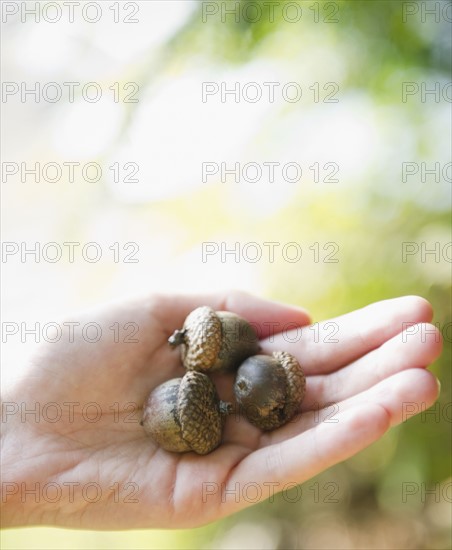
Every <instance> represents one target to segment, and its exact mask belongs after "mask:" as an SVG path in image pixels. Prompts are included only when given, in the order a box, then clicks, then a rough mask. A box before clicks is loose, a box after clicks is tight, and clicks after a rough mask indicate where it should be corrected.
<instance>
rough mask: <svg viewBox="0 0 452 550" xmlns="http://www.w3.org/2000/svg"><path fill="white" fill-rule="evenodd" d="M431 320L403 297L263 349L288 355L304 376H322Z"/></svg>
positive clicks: (416, 301)
mask: <svg viewBox="0 0 452 550" xmlns="http://www.w3.org/2000/svg"><path fill="white" fill-rule="evenodd" d="M431 319H432V308H431V306H430V304H429V303H428V302H427V301H426V300H424V299H423V298H419V297H417V296H405V297H402V298H395V299H391V300H384V301H382V302H377V303H375V304H371V305H369V306H366V307H364V308H362V309H359V310H356V311H353V312H351V313H347V314H346V315H342V316H340V317H336V318H335V319H331V320H329V321H324V322H322V323H318V324H317V323H316V324H315V325H313V326H310V327H305V328H303V329H298V330H292V331H290V332H283V333H281V334H277V335H275V337H274V338H272V337H270V338H268V339H267V340H265V341H264V342H263V347H264V349H265V351H267V352H271V351H274V350H278V349H283V350H285V351H288V352H289V353H292V354H293V355H294V356H295V357H297V359H298V360H299V361H300V363H301V365H302V366H303V368H304V370H305V372H306V373H307V374H322V373H323V374H324V373H329V372H333V371H335V370H337V369H338V368H339V367H342V366H344V365H346V364H347V363H349V362H351V361H353V360H355V359H358V357H361V356H362V355H364V354H365V353H368V352H369V351H371V350H373V349H375V348H377V347H379V346H380V345H381V344H383V343H384V342H385V341H386V340H388V339H389V338H392V337H393V336H395V335H396V334H399V333H400V332H401V331H402V330H404V329H405V328H406V327H407V326H408V325H410V324H415V323H424V322H429V321H431Z"/></svg>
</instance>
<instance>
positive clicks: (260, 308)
mask: <svg viewBox="0 0 452 550" xmlns="http://www.w3.org/2000/svg"><path fill="white" fill-rule="evenodd" d="M159 300H161V301H162V305H163V307H161V308H160V310H161V315H163V313H165V312H164V311H163V310H166V313H165V318H164V319H165V325H167V326H168V327H169V330H174V329H175V328H178V327H180V326H182V325H183V322H184V320H185V317H186V316H187V315H188V314H189V313H190V311H192V310H193V309H195V308H197V307H199V306H210V307H212V308H213V309H215V310H217V311H221V310H225V311H232V312H233V313H236V314H237V315H240V316H241V317H243V318H244V319H246V320H247V321H249V322H250V323H252V324H253V326H254V327H255V329H256V331H257V333H258V335H259V337H260V338H267V337H268V336H269V335H271V334H274V333H275V332H280V331H281V330H283V328H284V327H287V326H289V327H298V326H304V325H307V324H309V323H310V317H309V314H308V313H307V311H306V310H305V309H303V308H301V307H298V306H295V305H289V304H282V303H280V302H275V301H272V300H266V299H264V298H259V297H257V296H253V295H252V294H247V293H245V292H240V291H229V292H225V293H222V294H206V295H194V296H178V295H175V296H160V297H159Z"/></svg>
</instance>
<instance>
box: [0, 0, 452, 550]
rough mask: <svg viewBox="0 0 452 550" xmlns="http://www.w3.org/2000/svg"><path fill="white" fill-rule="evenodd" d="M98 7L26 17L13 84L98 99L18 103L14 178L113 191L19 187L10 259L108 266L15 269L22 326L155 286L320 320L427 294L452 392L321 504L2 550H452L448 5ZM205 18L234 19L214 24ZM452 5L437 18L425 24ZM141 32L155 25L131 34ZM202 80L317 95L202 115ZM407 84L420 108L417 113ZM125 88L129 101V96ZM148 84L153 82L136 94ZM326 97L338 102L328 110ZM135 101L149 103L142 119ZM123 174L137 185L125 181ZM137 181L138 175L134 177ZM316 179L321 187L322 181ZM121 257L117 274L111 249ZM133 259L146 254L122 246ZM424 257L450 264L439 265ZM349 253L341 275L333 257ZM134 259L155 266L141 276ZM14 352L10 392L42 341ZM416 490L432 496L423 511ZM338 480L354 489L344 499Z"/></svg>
mask: <svg viewBox="0 0 452 550" xmlns="http://www.w3.org/2000/svg"><path fill="white" fill-rule="evenodd" d="M290 3H291V4H296V6H292V8H290V7H287V4H290ZM3 4H6V2H4V3H3ZM9 4H11V2H10V3H9ZM25 4H26V5H27V6H34V4H35V3H34V2H31V3H30V2H27V3H25ZM41 4H45V2H42V3H41ZM59 4H62V3H61V2H59ZM84 4H86V2H83V1H82V2H81V5H84ZM98 4H101V5H102V17H101V19H100V20H99V21H98V22H97V23H90V22H88V21H84V20H83V18H82V17H80V12H79V11H76V12H75V13H76V16H75V20H74V22H72V23H71V22H69V20H68V16H67V12H66V11H63V13H66V15H64V16H63V17H62V18H61V20H59V21H57V22H55V23H50V22H47V21H45V20H43V19H41V21H40V22H39V23H36V22H35V21H34V19H33V17H27V19H26V21H25V22H21V20H20V15H16V16H11V17H7V20H6V22H4V23H3V24H2V31H3V39H2V50H3V56H2V57H3V58H2V65H3V80H4V81H8V82H17V83H21V82H26V83H27V85H28V86H30V85H31V83H36V82H38V83H40V84H41V86H43V85H44V84H45V83H48V82H57V83H60V84H62V83H63V82H80V83H81V86H80V87H79V88H78V92H76V95H75V99H74V102H73V103H70V102H69V101H67V96H66V100H64V99H62V100H60V101H58V102H56V103H50V102H48V101H45V100H44V99H42V97H41V99H40V100H39V101H37V102H36V101H34V100H33V99H27V100H26V101H25V102H23V101H21V100H20V97H19V96H11V97H8V98H7V101H6V100H5V99H4V100H3V104H2V118H3V122H2V134H3V146H2V149H3V161H7V162H16V163H19V164H20V163H22V162H25V163H26V164H27V166H28V167H30V166H31V165H34V163H36V162H39V163H40V164H41V166H42V165H44V164H46V163H48V162H56V163H60V164H62V163H63V162H79V163H80V164H81V165H82V166H83V165H85V164H86V163H89V162H96V163H98V164H99V165H100V166H101V167H102V177H101V178H100V180H99V181H97V182H94V183H93V182H90V181H86V180H84V179H83V177H82V174H81V170H80V169H78V170H77V169H76V171H75V179H74V181H73V182H70V181H69V178H68V177H67V174H66V176H63V177H62V178H61V179H60V180H59V181H57V182H46V181H44V179H43V178H42V177H41V181H40V182H35V181H34V178H33V177H30V176H28V177H27V178H26V181H25V182H22V181H21V179H20V173H19V174H18V175H15V176H10V177H5V175H3V177H2V195H3V201H2V203H3V206H2V218H3V224H2V235H3V241H7V242H16V243H19V245H20V246H23V245H21V244H20V243H25V242H26V243H27V246H30V243H34V242H40V243H41V246H42V245H44V244H45V243H49V242H57V243H63V242H80V243H81V244H82V245H83V244H84V243H87V242H97V243H99V245H100V246H101V247H102V252H103V255H102V258H101V259H100V260H99V261H98V262H95V263H90V262H87V261H85V260H84V259H83V258H82V257H81V255H80V254H78V255H77V254H76V257H75V261H74V262H70V261H69V258H68V255H67V254H65V255H64V256H63V258H62V259H61V261H58V262H56V263H50V262H48V261H45V260H44V259H42V258H41V261H40V262H35V261H33V260H32V259H27V261H26V262H21V261H20V256H19V255H15V256H10V257H8V258H4V259H3V264H2V271H3V284H4V292H3V297H2V301H3V320H4V321H10V322H18V323H20V322H26V323H29V324H34V323H35V322H41V323H45V322H48V321H54V320H57V319H59V318H60V317H61V316H63V315H65V316H67V315H68V313H70V312H72V311H77V310H80V309H84V308H88V307H92V306H94V305H96V304H100V303H103V302H105V301H110V300H117V299H123V298H124V299H125V298H127V297H128V296H131V295H136V294H137V293H138V294H140V293H148V292H150V291H154V290H155V291H159V292H160V291H168V292H173V291H177V292H181V291H184V292H197V291H206V290H207V291H214V290H218V289H224V288H228V287H238V288H242V289H244V290H249V291H251V292H254V293H257V294H261V295H264V296H268V297H271V298H275V299H279V300H286V301H289V302H294V303H297V304H302V305H304V306H305V307H307V308H308V309H309V310H310V311H311V312H312V313H313V316H314V320H320V319H323V318H328V317H330V316H334V315H337V314H341V313H344V312H347V311H349V310H352V309H354V308H357V307H361V306H364V305H366V304H368V303H370V302H373V301H376V300H381V299H385V298H390V297H394V296H398V295H403V294H420V295H422V296H425V297H426V298H427V299H429V300H430V301H431V302H432V303H433V306H434V308H435V319H434V322H435V323H437V325H438V327H439V328H440V329H441V330H442V332H443V335H444V337H445V349H444V353H443V356H442V357H441V359H440V360H438V361H437V362H436V364H435V365H434V366H433V367H432V368H433V370H434V372H435V373H436V374H437V375H438V376H439V377H440V379H441V381H442V393H441V397H440V400H439V403H438V404H437V405H436V409H435V413H436V414H429V415H424V416H418V417H416V418H414V419H411V420H409V421H408V422H406V423H403V424H402V425H400V426H399V427H397V428H395V429H393V430H392V431H391V432H389V433H388V434H387V435H385V436H384V437H383V439H382V440H381V441H379V442H378V443H377V444H375V445H373V446H372V447H371V448H369V449H368V450H366V451H364V452H363V453H361V454H359V455H358V456H356V457H354V458H352V459H351V460H348V461H347V462H346V463H343V464H339V465H338V466H336V467H334V468H332V469H330V470H329V471H327V472H325V473H324V474H323V475H321V476H319V477H318V478H316V479H313V480H311V481H310V482H308V483H306V484H305V485H304V486H303V487H302V491H303V492H302V497H301V498H297V494H298V493H295V496H293V495H292V493H288V494H286V495H285V496H284V495H279V496H277V497H275V499H274V501H273V502H265V503H263V504H260V505H258V506H254V507H252V508H250V509H248V510H247V511H244V512H243V513H240V514H237V515H235V516H233V517H230V518H227V519H225V520H222V521H220V522H218V523H216V524H213V525H209V526H207V527H204V528H201V529H196V530H184V531H178V530H174V531H159V530H152V531H151V530H149V531H147V530H143V531H130V532H121V533H109V532H90V531H67V530H58V529H49V528H33V529H21V530H15V529H14V530H7V531H3V532H2V533H1V543H2V547H3V548H5V549H6V548H11V549H13V548H155V549H160V548H162V549H163V548H165V549H166V548H168V549H169V548H171V549H173V548H174V549H176V548H181V549H182V548H187V549H188V548H206V549H208V548H215V549H217V548H218V549H229V548H231V549H232V548H244V549H248V548H249V549H254V548H256V549H257V548H259V549H278V548H309V549H310V548H347V549H348V548H359V549H361V548H394V549H399V548H400V549H401V548H410V549H411V548H413V549H414V548H416V549H418V548H426V549H427V548H428V549H433V548H438V549H440V548H441V549H442V548H450V546H451V540H450V532H451V523H450V521H451V520H450V518H451V513H450V512H451V500H452V496H451V485H450V483H451V477H450V476H451V469H450V467H451V453H450V447H451V412H450V407H449V405H450V402H451V393H450V387H451V386H450V363H451V354H450V344H451V330H450V324H448V323H450V303H451V260H450V256H451V252H450V247H449V248H448V246H447V245H448V243H450V241H451V240H452V239H451V227H450V221H451V219H450V206H451V171H450V167H449V170H448V171H447V170H443V171H442V173H441V174H440V175H439V178H435V176H434V175H427V176H426V177H425V178H422V172H421V168H422V167H421V163H423V162H424V163H426V164H425V166H426V167H427V168H432V166H433V165H434V164H435V163H440V166H441V169H443V168H444V167H447V163H449V162H450V161H451V158H450V150H451V104H450V98H451V91H450V87H449V88H447V84H448V83H450V80H451V24H450V20H451V6H450V2H436V3H435V2H398V1H396V0H395V1H384V0H383V1H382V0H378V1H357V0H354V1H338V2H313V1H309V2H284V1H280V2H276V3H273V4H274V5H273V6H269V3H268V2H267V3H265V2H245V1H242V2H240V3H238V13H239V16H238V18H237V20H236V18H235V16H234V15H228V16H225V17H224V20H223V21H222V17H221V15H222V13H224V6H225V5H227V7H228V8H229V9H231V8H232V7H235V8H236V9H237V4H236V3H235V2H207V3H203V2H196V1H195V2H192V1H185V0H184V1H179V0H176V1H171V2H164V1H140V2H129V3H128V4H127V3H126V2H119V3H116V4H117V6H116V7H115V6H113V4H114V2H106V1H103V2H99V3H98ZM206 4H209V10H210V9H212V11H214V10H215V7H218V13H217V14H216V15H212V16H208V17H204V20H203V9H204V10H206ZM246 4H250V6H248V7H247V6H246ZM256 4H259V6H258V8H259V9H258V8H256V6H255V5H256ZM17 5H19V3H17ZM434 5H437V6H439V7H437V8H436V9H437V13H434V14H433V15H428V14H426V13H425V10H426V8H429V9H434V8H433V6H434ZM212 6H213V8H212ZM283 8H285V9H286V10H288V11H285V12H284V11H283ZM299 8H301V9H302V12H301V14H302V15H301V17H300V18H299V20H298V21H295V19H296V14H297V13H299V12H298V11H295V10H298V9H299ZM114 10H117V11H114ZM253 10H254V11H253ZM259 10H260V12H259ZM270 10H272V13H273V14H274V20H272V17H271V14H270ZM133 12H136V13H134V14H133ZM93 13H94V12H93ZM259 13H260V14H261V15H260V17H257V14H259ZM48 14H49V17H50V18H51V17H52V13H51V11H49V12H48ZM115 14H118V17H119V22H118V23H115V22H114V17H115ZM132 14H133V15H132ZM127 15H128V16H129V17H130V18H131V19H137V20H138V22H136V23H125V22H124V18H125V17H126V16H127ZM87 82H97V83H98V84H99V85H100V86H101V88H102V91H103V94H102V99H101V100H100V101H99V102H96V103H89V102H87V101H86V100H84V98H83V97H82V96H81V95H80V89H81V87H82V86H83V84H85V83H87ZM203 82H215V83H218V84H220V85H221V82H225V83H227V86H228V88H230V87H232V86H233V84H234V83H236V82H237V83H240V85H241V86H243V85H245V84H246V83H249V82H257V83H263V82H279V83H281V86H280V87H279V89H281V87H282V86H283V85H284V84H285V83H287V82H297V83H299V85H300V86H301V87H302V90H303V95H302V97H301V99H300V101H298V102H295V103H290V102H288V101H284V99H282V98H281V94H280V93H279V94H278V92H276V95H275V101H274V102H269V101H266V100H265V99H263V100H261V101H258V102H256V103H251V102H249V101H245V100H244V99H243V97H242V98H241V99H240V101H239V102H235V101H233V100H231V99H230V96H229V98H228V99H227V101H226V102H222V101H221V100H220V96H219V95H218V94H217V95H216V96H212V97H209V98H207V101H206V102H203V100H202V85H203ZM406 82H412V83H415V84H417V85H418V86H419V93H418V94H416V95H412V96H409V97H407V98H406V101H403V95H402V91H403V83H406ZM114 83H118V84H117V86H118V87H119V88H118V89H119V93H120V97H119V101H118V102H115V101H114V100H113V91H112V90H109V88H110V87H111V86H112V85H114ZM128 83H135V84H132V87H131V88H130V87H129V88H127V87H126V88H124V87H125V86H130V84H128ZM315 83H318V84H319V93H320V96H319V101H318V102H316V101H314V96H313V91H312V90H310V87H311V86H315ZM328 83H333V85H334V86H335V90H336V91H337V93H336V94H335V96H334V98H335V99H337V100H338V101H337V102H331V103H328V102H324V99H326V95H327V92H329V91H331V90H332V88H324V86H325V85H327V84H328ZM137 86H138V88H139V89H138V92H137V93H136V94H135V95H134V96H133V97H134V98H136V99H138V101H137V102H135V103H126V102H124V99H125V96H126V93H130V92H132V91H133V90H135V89H137V88H136V87H137ZM423 86H424V87H426V88H428V89H431V88H435V86H436V87H439V88H438V89H439V90H440V95H439V96H438V97H436V96H435V95H431V94H430V95H427V96H423V95H422V93H421V92H422V89H423V88H422V87H423ZM250 93H251V92H250ZM63 97H64V96H63ZM203 162H217V163H221V162H226V163H228V166H229V167H230V166H231V165H233V164H234V163H235V162H240V163H243V164H245V163H248V162H259V163H263V162H279V163H281V165H283V164H285V163H287V162H296V163H298V164H300V166H301V167H302V169H303V172H302V178H301V180H300V181H298V182H295V183H294V182H289V181H285V180H284V178H283V177H282V176H281V173H280V172H278V171H276V175H275V180H274V181H273V182H270V181H269V180H268V178H266V177H265V175H263V177H262V178H261V179H260V181H258V182H255V183H252V182H248V181H245V180H244V179H243V178H241V181H239V182H235V181H234V179H233V178H232V177H229V178H227V179H226V181H224V182H223V181H221V178H220V175H217V176H216V177H214V176H211V177H209V178H208V180H207V181H206V182H203V177H202V163H203ZM404 162H414V163H418V164H419V172H418V173H417V174H414V175H412V176H409V177H407V178H403V173H402V164H403V163H404ZM115 163H119V164H118V166H120V167H121V171H120V173H119V176H118V177H116V180H117V181H115V176H114V172H113V170H112V169H109V167H110V166H113V165H114V164H115ZM126 163H135V165H137V167H138V169H139V171H138V173H137V174H136V175H134V176H133V177H132V178H127V177H126V176H127V174H129V175H130V172H131V170H130V165H128V167H127V170H125V169H124V165H125V164H126ZM314 163H319V167H320V178H319V181H315V179H314V173H313V170H311V169H309V167H310V166H312V165H314ZM326 163H336V164H337V166H338V168H339V171H338V173H337V174H336V176H335V178H336V179H337V180H338V181H328V179H327V178H325V176H326V175H327V173H326V171H325V170H323V167H324V165H325V164H326ZM130 179H136V180H138V181H130ZM423 179H424V181H423ZM404 180H405V181H404ZM115 242H116V243H119V244H118V246H119V250H120V261H118V262H115V261H114V259H113V252H112V251H111V250H109V247H110V246H112V245H113V243H115ZM204 242H211V243H217V244H218V245H219V246H221V243H226V244H225V245H224V246H226V247H227V248H229V249H230V248H233V247H234V246H237V245H236V244H235V243H239V250H240V251H242V252H243V250H244V249H243V247H244V245H246V244H247V243H250V242H255V243H258V244H260V245H261V246H263V243H264V242H279V243H281V247H280V248H279V252H278V249H276V254H275V258H274V261H273V262H272V261H269V258H268V255H266V254H265V250H266V249H265V248H263V249H262V250H263V251H264V254H263V256H262V258H261V259H260V260H259V261H256V262H253V261H247V257H246V254H245V257H244V256H243V255H241V257H240V258H238V260H239V261H235V259H234V257H233V256H232V255H228V256H226V258H223V260H225V261H222V258H221V256H220V255H219V254H217V255H215V256H210V257H208V258H207V259H206V258H204V260H207V261H203V257H202V246H203V245H202V243H204ZM289 242H295V243H298V245H299V246H300V247H301V249H302V251H303V254H302V257H301V259H300V260H299V261H297V262H290V261H287V257H286V258H284V257H283V255H282V254H281V248H282V245H284V244H285V243H289ZM126 243H136V244H134V245H132V246H133V249H132V248H129V249H127V248H126V249H124V248H123V246H125V245H126ZM315 243H318V245H316V244H315ZM331 243H333V245H331ZM403 243H415V244H414V245H413V246H416V245H417V246H419V253H417V254H413V255H411V256H408V257H407V258H405V259H406V261H403V257H402V247H403ZM436 243H439V244H436ZM115 246H116V245H115ZM127 246H130V245H127ZM317 246H318V247H319V249H318V250H319V257H318V258H316V257H315V256H314V250H315V249H316V247H317ZM328 246H329V247H331V246H333V248H325V247H328ZM137 247H138V248H137ZM310 247H311V248H310ZM422 247H424V248H426V249H435V247H439V250H440V254H439V255H437V254H436V255H435V254H430V255H426V256H424V257H423V256H422V254H421V253H420V252H421V250H422V249H423V248H422ZM333 249H334V250H335V251H336V252H335V254H334V256H333V258H334V259H337V262H331V263H330V262H327V261H325V260H327V259H328V258H327V254H328V253H329V252H331V251H332V250H333ZM132 250H137V252H136V254H135V255H134V256H133V258H134V259H138V261H137V262H135V263H127V262H125V261H124V259H125V256H126V254H127V253H128V252H131V251H132ZM247 250H248V252H249V257H248V259H249V258H250V257H251V258H252V257H253V250H252V249H247ZM437 250H438V248H437ZM290 253H291V254H293V250H291V251H290ZM3 348H4V349H3V365H4V366H3V377H4V380H5V379H6V378H7V377H8V376H9V375H14V376H16V375H17V374H20V369H21V367H20V365H21V361H22V360H23V358H24V357H25V356H26V354H27V353H28V345H27V344H24V343H22V342H21V341H20V339H19V338H9V340H8V342H7V344H5V345H4V346H3ZM407 482H409V483H414V484H417V487H418V489H419V491H418V492H417V494H415V495H411V496H406V498H403V484H404V483H407ZM331 483H333V484H335V485H334V487H337V488H338V490H337V494H336V493H335V494H334V495H333V497H330V496H329V495H330V493H331V487H333V486H332V485H328V484H331ZM424 489H427V490H430V489H433V490H436V494H427V495H425V494H424V492H423V490H424ZM291 495H292V497H291ZM290 500H294V501H296V502H290Z"/></svg>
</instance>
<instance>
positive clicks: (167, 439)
mask: <svg viewBox="0 0 452 550" xmlns="http://www.w3.org/2000/svg"><path fill="white" fill-rule="evenodd" d="M231 408H232V407H231V405H230V404H229V403H223V402H222V401H220V399H219V397H218V394H217V392H216V389H215V386H214V384H213V382H212V381H211V380H210V378H209V377H208V376H206V375H205V374H203V373H201V372H197V371H188V372H187V373H186V374H185V376H184V377H183V378H174V379H172V380H168V381H167V382H164V383H163V384H160V386H157V387H156V388H154V390H153V391H152V392H151V393H150V394H149V396H148V398H147V400H146V403H145V406H144V410H143V418H142V421H141V424H142V426H143V427H144V429H145V431H146V433H147V434H148V435H149V436H150V437H151V438H152V439H153V440H154V441H155V442H156V443H157V444H158V445H159V446H160V447H161V448H162V449H165V450H166V451H171V452H177V453H184V452H188V451H194V452H195V453H198V454H201V455H203V454H207V453H209V452H211V451H213V450H214V449H215V448H216V447H218V445H219V444H220V442H221V437H222V428H223V423H224V418H225V416H226V414H227V413H229V412H231Z"/></svg>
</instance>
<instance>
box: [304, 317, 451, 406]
mask: <svg viewBox="0 0 452 550" xmlns="http://www.w3.org/2000/svg"><path fill="white" fill-rule="evenodd" d="M441 349H442V338H441V333H440V331H439V330H438V329H437V328H436V327H435V326H433V325H430V324H426V323H423V324H418V325H413V326H412V327H409V328H408V329H407V330H405V331H403V332H401V333H400V334H398V335H397V336H394V337H393V338H391V339H390V340H388V341H387V342H385V343H384V344H383V345H382V346H380V347H379V348H377V349H375V350H373V351H371V352H369V353H368V354H366V355H364V356H363V357H361V358H359V359H358V360H356V361H354V362H353V363H351V364H350V365H348V366H346V367H344V368H342V369H339V370H338V371H336V372H333V373H332V374H329V375H319V376H310V377H309V379H308V382H307V393H306V397H305V399H304V402H303V406H302V409H304V410H309V409H312V408H314V407H315V408H317V409H318V408H319V407H323V406H324V405H325V404H326V403H331V402H335V403H337V402H338V401H342V400H344V399H346V398H348V397H351V396H353V395H355V394H357V393H359V392H362V391H364V390H366V389H368V388H370V387H372V386H373V385H374V384H377V383H378V382H380V381H381V380H383V379H385V378H387V377H388V376H392V375H393V374H396V373H397V372H400V371H403V370H407V369H411V368H417V367H420V368H422V367H427V366H428V365H429V364H430V363H433V361H435V359H437V358H438V357H439V355H440V354H441Z"/></svg>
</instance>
